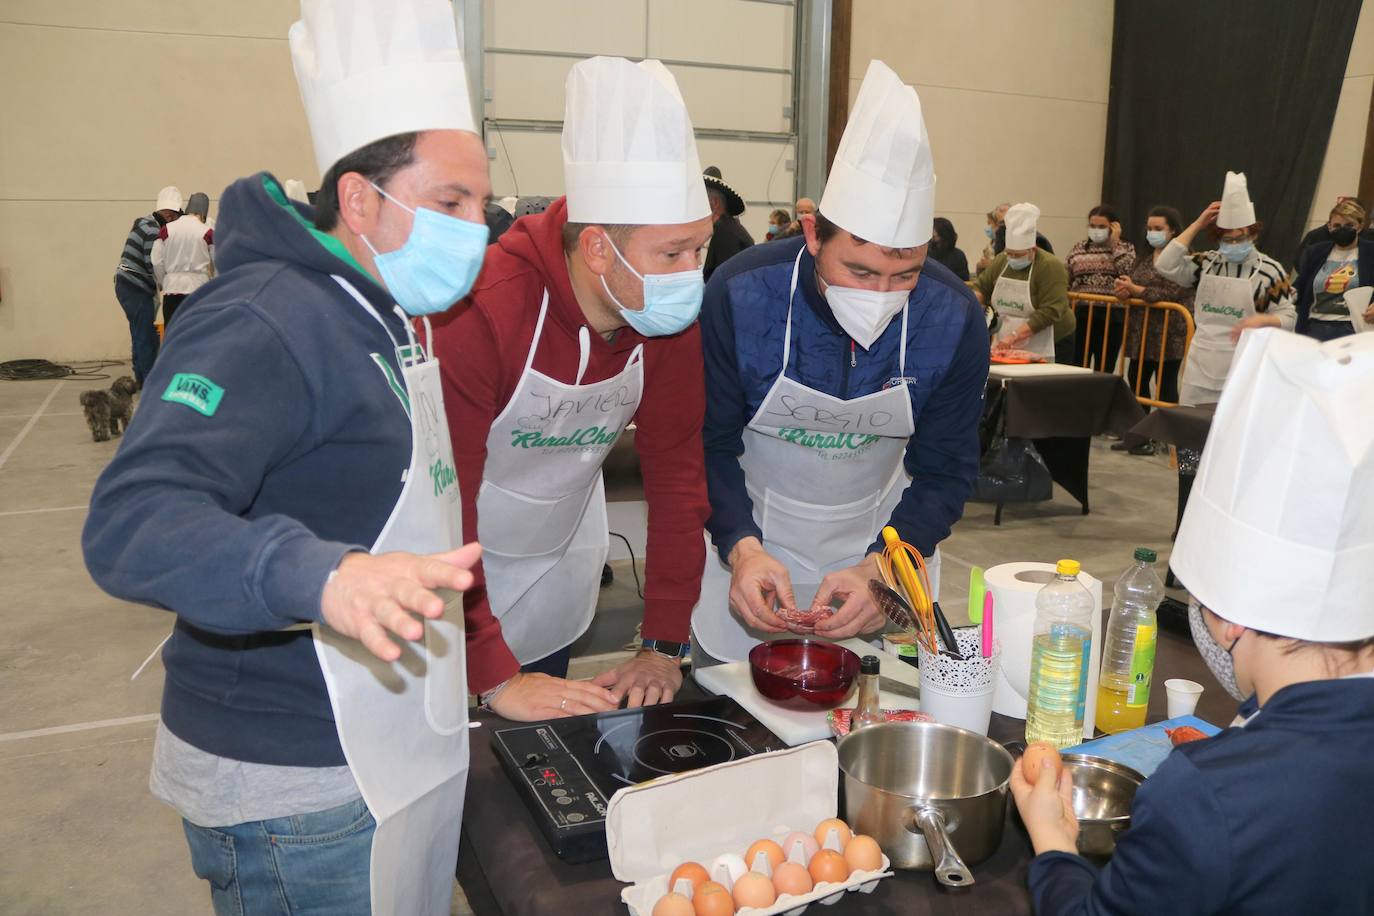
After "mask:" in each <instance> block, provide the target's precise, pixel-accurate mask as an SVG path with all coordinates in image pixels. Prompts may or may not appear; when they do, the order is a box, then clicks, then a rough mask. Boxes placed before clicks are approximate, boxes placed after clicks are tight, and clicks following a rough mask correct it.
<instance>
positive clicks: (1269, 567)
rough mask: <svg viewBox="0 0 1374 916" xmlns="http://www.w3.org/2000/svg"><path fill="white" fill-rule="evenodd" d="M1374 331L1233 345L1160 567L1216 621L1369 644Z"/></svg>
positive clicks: (1373, 610) (1252, 335)
mask: <svg viewBox="0 0 1374 916" xmlns="http://www.w3.org/2000/svg"><path fill="white" fill-rule="evenodd" d="M1371 506H1374V334H1357V335H1354V336H1352V337H1344V338H1341V339H1339V340H1333V341H1330V342H1328V343H1324V344H1318V343H1317V342H1316V341H1314V340H1312V339H1311V338H1308V337H1302V336H1298V335H1296V334H1290V333H1287V332H1285V331H1281V330H1278V329H1275V328H1268V329H1264V330H1260V331H1249V332H1247V333H1246V334H1245V336H1244V337H1243V338H1242V339H1241V346H1240V349H1239V351H1238V352H1237V354H1236V358H1235V362H1234V364H1233V365H1232V367H1231V371H1230V375H1229V377H1228V378H1227V381H1226V389H1225V390H1224V391H1223V392H1222V395H1221V402H1220V403H1219V404H1218V405H1217V412H1216V418H1215V419H1214V420H1213V421H1212V430H1211V433H1210V435H1209V436H1208V437H1207V447H1206V449H1204V451H1203V453H1202V464H1201V466H1200V467H1199V468H1198V475H1197V481H1196V483H1194V485H1193V489H1192V493H1191V494H1190V495H1189V497H1188V509H1187V511H1186V512H1185V513H1184V515H1183V522H1182V524H1181V525H1180V526H1179V530H1178V539H1177V541H1176V543H1175V544H1174V551H1173V556H1172V558H1171V559H1170V565H1171V566H1173V568H1174V571H1175V572H1176V573H1177V574H1178V577H1179V579H1180V580H1181V581H1182V583H1183V585H1184V586H1185V587H1186V588H1187V589H1188V590H1189V591H1190V592H1192V593H1193V594H1194V595H1195V596H1196V597H1197V599H1198V601H1200V602H1201V603H1202V604H1203V605H1205V606H1206V607H1209V608H1211V609H1212V610H1213V611H1215V612H1216V613H1217V614H1218V615H1220V616H1221V617H1224V618H1225V619H1227V620H1229V621H1232V622H1234V623H1238V624H1241V625H1242V626H1246V627H1250V628H1252V629H1256V630H1263V631H1265V632H1269V633H1275V634H1277V635H1280V636H1289V637H1293V638H1295V639H1305V640H1311V641H1314V642H1345V641H1348V640H1356V639H1365V638H1368V637H1370V636H1374V512H1371V511H1370V507H1371Z"/></svg>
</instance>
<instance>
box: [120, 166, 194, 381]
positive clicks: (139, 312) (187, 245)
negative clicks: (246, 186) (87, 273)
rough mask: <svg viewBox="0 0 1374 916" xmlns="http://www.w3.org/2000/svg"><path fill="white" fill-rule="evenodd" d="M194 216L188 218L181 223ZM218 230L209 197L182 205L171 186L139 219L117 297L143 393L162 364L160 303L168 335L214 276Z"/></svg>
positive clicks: (128, 242)
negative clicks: (194, 295) (189, 299)
mask: <svg viewBox="0 0 1374 916" xmlns="http://www.w3.org/2000/svg"><path fill="white" fill-rule="evenodd" d="M182 217H189V219H182ZM214 244H215V229H214V223H213V222H212V221H210V197H209V195H207V194H204V193H201V192H197V193H195V194H192V195H191V197H190V199H189V200H186V201H183V200H182V197H181V191H180V190H179V189H177V188H176V187H175V186H171V185H169V186H168V187H165V188H163V189H162V190H161V191H159V192H158V195H157V202H156V203H155V204H154V205H153V212H152V213H149V214H147V215H145V216H140V217H138V219H136V220H134V224H133V227H132V228H130V229H129V235H128V237H127V238H126V239H125V240H124V250H123V251H122V252H120V256H119V265H118V266H117V267H116V268H115V276H114V287H115V298H116V299H117V300H118V301H119V305H120V308H122V309H123V310H124V316H125V317H126V318H127V319H128V321H129V339H130V343H131V345H132V350H133V354H132V355H133V371H134V382H135V384H137V385H138V387H139V389H142V388H143V380H144V379H145V378H146V377H147V376H148V373H149V371H151V370H152V368H153V362H154V360H156V359H157V353H158V349H159V346H160V339H159V337H158V331H157V316H158V308H159V299H161V310H162V325H163V330H164V332H165V331H166V328H167V326H168V325H170V324H171V321H172V316H173V315H174V314H175V313H176V310H177V308H178V307H179V306H180V305H181V303H182V302H183V301H184V300H185V299H186V297H187V296H189V295H191V293H194V292H195V291H196V290H198V289H200V287H202V286H204V285H205V284H206V283H207V282H209V280H210V278H211V277H212V276H214V273H215V258H214Z"/></svg>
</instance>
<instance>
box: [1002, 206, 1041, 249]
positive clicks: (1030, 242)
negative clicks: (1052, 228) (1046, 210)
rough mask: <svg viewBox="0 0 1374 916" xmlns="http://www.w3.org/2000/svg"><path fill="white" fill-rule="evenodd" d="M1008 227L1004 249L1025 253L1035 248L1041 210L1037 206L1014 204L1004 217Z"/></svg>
mask: <svg viewBox="0 0 1374 916" xmlns="http://www.w3.org/2000/svg"><path fill="white" fill-rule="evenodd" d="M1003 219H1004V220H1005V222H1006V226H1007V238H1006V242H1005V243H1004V245H1003V247H1004V248H1010V249H1012V250H1013V251H1024V250H1026V249H1027V248H1034V247H1035V224H1036V222H1037V221H1039V219H1040V208H1039V207H1037V206H1036V205H1035V204H1014V205H1013V206H1011V207H1008V208H1007V215H1006V216H1005V217H1003Z"/></svg>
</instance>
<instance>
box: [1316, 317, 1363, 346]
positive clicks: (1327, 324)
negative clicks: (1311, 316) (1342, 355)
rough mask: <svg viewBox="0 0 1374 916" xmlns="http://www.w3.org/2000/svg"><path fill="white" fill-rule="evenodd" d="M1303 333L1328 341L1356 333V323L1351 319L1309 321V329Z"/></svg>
mask: <svg viewBox="0 0 1374 916" xmlns="http://www.w3.org/2000/svg"><path fill="white" fill-rule="evenodd" d="M1303 333H1305V334H1306V335H1307V336H1308V337H1312V338H1315V339H1317V340H1320V341H1322V342H1326V341H1328V340H1338V339H1340V338H1342V337H1349V336H1350V335H1351V334H1354V333H1355V325H1354V324H1353V323H1352V322H1349V321H1309V322H1307V330H1306V331H1304V332H1303Z"/></svg>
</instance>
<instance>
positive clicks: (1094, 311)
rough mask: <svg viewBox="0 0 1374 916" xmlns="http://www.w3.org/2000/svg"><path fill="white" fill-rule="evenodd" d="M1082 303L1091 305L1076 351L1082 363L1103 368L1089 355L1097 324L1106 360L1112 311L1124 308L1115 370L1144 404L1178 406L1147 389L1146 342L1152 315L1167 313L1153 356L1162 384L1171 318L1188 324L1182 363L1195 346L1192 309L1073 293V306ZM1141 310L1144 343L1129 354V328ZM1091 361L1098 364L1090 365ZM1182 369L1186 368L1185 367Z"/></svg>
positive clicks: (1094, 367) (1171, 303) (1090, 366)
mask: <svg viewBox="0 0 1374 916" xmlns="http://www.w3.org/2000/svg"><path fill="white" fill-rule="evenodd" d="M1079 305H1083V306H1086V307H1087V320H1086V322H1082V321H1080V323H1079V324H1080V327H1079V331H1080V332H1081V334H1080V335H1079V339H1080V340H1082V341H1083V352H1081V353H1078V354H1076V356H1077V359H1078V364H1079V365H1080V366H1084V367H1085V368H1089V369H1097V370H1099V371H1101V364H1100V363H1096V362H1095V361H1093V360H1090V359H1089V352H1090V350H1091V342H1092V337H1093V334H1094V324H1095V323H1096V324H1100V325H1101V328H1102V331H1101V334H1102V337H1101V344H1102V346H1101V348H1100V352H1101V354H1102V355H1103V362H1104V363H1105V361H1106V356H1107V354H1108V347H1109V343H1108V341H1109V340H1110V335H1111V330H1112V327H1111V325H1112V322H1111V315H1112V313H1113V312H1114V311H1115V312H1120V313H1121V316H1122V323H1121V331H1120V333H1121V342H1120V344H1118V345H1117V351H1116V360H1115V362H1116V368H1115V374H1117V375H1119V376H1121V377H1122V378H1124V379H1126V383H1127V384H1128V385H1130V386H1131V391H1132V392H1134V393H1135V397H1136V400H1137V401H1139V402H1140V403H1141V405H1142V406H1145V407H1173V406H1175V405H1176V404H1177V402H1176V401H1161V400H1158V399H1157V398H1152V397H1150V393H1149V391H1148V390H1147V386H1148V384H1149V380H1148V379H1146V378H1145V362H1146V360H1147V359H1148V357H1147V356H1146V353H1145V345H1146V344H1147V343H1148V342H1149V339H1150V336H1151V334H1150V332H1151V327H1150V324H1151V319H1152V318H1153V317H1154V316H1155V313H1157V312H1159V313H1163V317H1162V318H1161V320H1160V328H1159V352H1158V353H1157V354H1156V355H1155V358H1154V360H1153V362H1154V363H1155V365H1156V366H1158V369H1157V377H1158V378H1159V382H1160V383H1161V384H1162V382H1163V373H1164V354H1165V352H1166V350H1167V346H1168V342H1169V322H1170V321H1171V320H1173V321H1182V322H1183V325H1184V327H1185V328H1186V331H1185V332H1184V340H1183V354H1182V356H1180V357H1179V361H1180V366H1181V365H1182V362H1183V361H1184V360H1186V359H1187V357H1188V348H1189V347H1190V346H1192V343H1193V332H1194V330H1195V329H1196V325H1194V323H1193V315H1192V313H1191V312H1189V311H1188V309H1186V308H1184V307H1183V306H1182V305H1179V304H1178V303H1177V302H1146V301H1145V300H1143V299H1128V300H1126V301H1125V302H1123V301H1122V300H1120V299H1117V298H1116V297H1115V296H1099V295H1096V294H1094V293H1069V306H1070V307H1071V308H1074V309H1075V310H1076V309H1077V307H1078V306H1079ZM1137 314H1138V315H1139V316H1140V346H1139V347H1138V348H1137V352H1136V353H1134V354H1128V353H1127V352H1126V337H1127V333H1126V331H1127V329H1128V328H1129V327H1130V326H1131V320H1132V318H1133V317H1134V315H1137ZM1128 358H1129V359H1133V360H1135V372H1134V373H1132V374H1133V375H1134V376H1135V378H1134V379H1131V378H1128V377H1127V371H1128V370H1127V366H1126V360H1127V359H1128ZM1090 362H1093V363H1094V364H1093V365H1089V363H1090ZM1180 371H1182V369H1181V368H1180Z"/></svg>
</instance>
